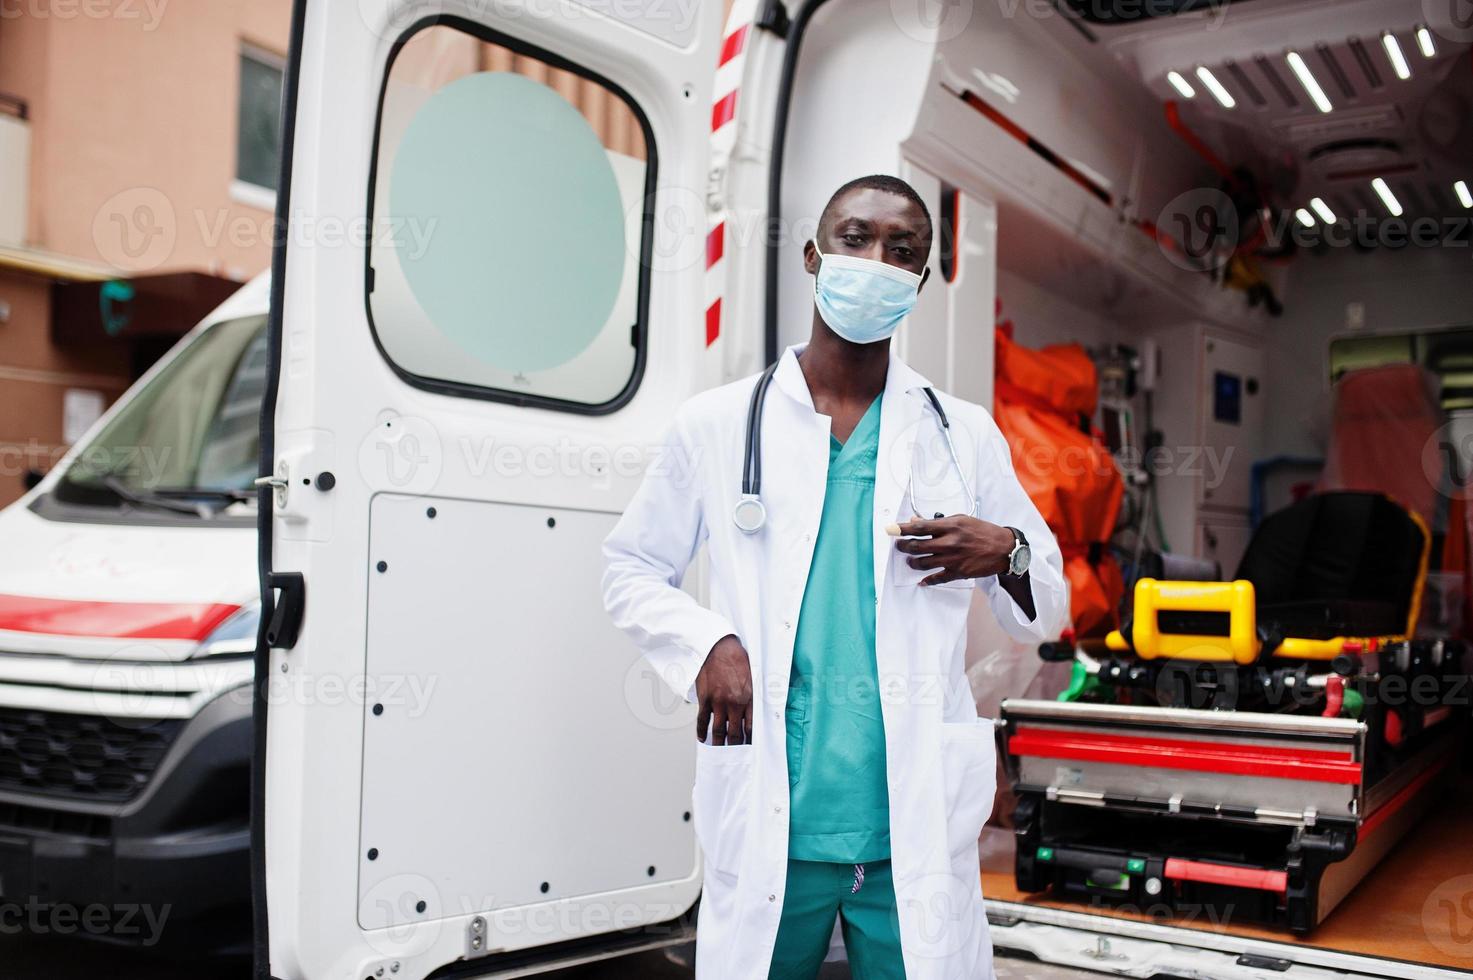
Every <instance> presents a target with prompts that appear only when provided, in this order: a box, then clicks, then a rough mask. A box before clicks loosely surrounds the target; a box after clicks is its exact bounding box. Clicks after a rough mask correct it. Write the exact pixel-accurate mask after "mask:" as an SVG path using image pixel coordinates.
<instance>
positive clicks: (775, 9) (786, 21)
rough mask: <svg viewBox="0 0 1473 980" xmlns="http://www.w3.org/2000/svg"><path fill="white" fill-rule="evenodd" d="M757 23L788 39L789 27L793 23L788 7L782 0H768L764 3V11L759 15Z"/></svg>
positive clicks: (765, 29)
mask: <svg viewBox="0 0 1473 980" xmlns="http://www.w3.org/2000/svg"><path fill="white" fill-rule="evenodd" d="M755 23H756V24H757V26H758V27H760V28H762V29H763V30H764V31H771V32H772V33H774V34H776V35H777V36H778V37H780V38H782V39H783V40H787V37H788V28H789V27H791V26H792V24H793V22H792V20H791V19H790V18H789V17H788V8H787V7H784V6H783V3H782V0H767V2H766V3H764V4H763V5H762V12H761V13H759V14H758V15H757V20H756V22H755Z"/></svg>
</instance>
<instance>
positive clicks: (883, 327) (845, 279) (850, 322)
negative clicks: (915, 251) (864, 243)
mask: <svg viewBox="0 0 1473 980" xmlns="http://www.w3.org/2000/svg"><path fill="white" fill-rule="evenodd" d="M813 249H814V251H816V252H818V260H819V266H818V275H817V276H815V277H814V280H813V300H814V302H815V303H817V304H818V313H819V315H820V316H822V317H823V322H824V323H827V324H828V325H829V329H830V330H832V331H833V332H834V333H836V334H838V335H839V336H840V337H843V338H844V339H845V340H847V341H849V342H850V343H854V344H873V343H874V342H875V341H877V340H884V339H885V338H886V337H889V336H890V335H891V334H893V333H894V332H895V328H896V327H898V326H900V321H901V320H904V319H905V317H906V316H907V315H908V314H909V313H910V311H911V308H912V307H914V306H915V305H916V293H917V292H918V291H919V290H920V288H921V277H920V276H918V275H916V274H915V273H914V272H907V271H906V270H904V269H900V268H897V267H896V266H893V265H889V264H887V263H885V262H876V261H875V260H874V259H861V258H859V257H858V256H854V255H824V254H823V252H821V251H819V248H818V243H817V242H814V243H813Z"/></svg>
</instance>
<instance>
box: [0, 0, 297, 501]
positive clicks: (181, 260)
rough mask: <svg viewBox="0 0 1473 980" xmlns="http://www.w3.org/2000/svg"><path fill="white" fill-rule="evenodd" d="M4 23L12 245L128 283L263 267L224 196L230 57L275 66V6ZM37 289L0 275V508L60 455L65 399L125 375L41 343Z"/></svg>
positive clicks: (98, 4) (98, 7) (202, 3)
mask: <svg viewBox="0 0 1473 980" xmlns="http://www.w3.org/2000/svg"><path fill="white" fill-rule="evenodd" d="M15 12H18V13H19V14H20V16H8V14H10V13H15ZM6 13H7V16H5V17H3V18H0V92H5V93H7V94H10V95H15V96H18V97H20V98H22V99H24V100H26V102H27V103H28V106H29V111H30V122H29V125H30V129H31V173H30V184H29V206H28V209H27V212H28V217H27V222H26V224H27V228H26V233H25V244H26V245H29V246H31V247H33V248H38V249H44V250H46V251H50V252H56V253H60V254H61V255H63V256H68V257H71V258H76V259H82V260H85V261H89V262H96V263H102V264H104V265H108V266H113V267H117V268H121V269H123V270H125V271H133V272H140V273H144V272H170V271H178V270H205V271H212V272H215V273H217V274H221V275H226V276H229V277H231V278H236V279H242V280H243V279H246V278H249V277H250V276H252V275H254V274H255V273H257V272H260V271H261V270H262V269H265V268H266V267H267V265H268V264H269V263H270V261H271V241H270V224H269V222H270V219H271V214H270V212H268V211H266V210H263V209H261V208H260V207H257V206H252V205H251V204H247V203H241V202H240V201H237V200H234V199H232V196H231V182H232V179H233V178H234V176H235V129H236V115H237V100H238V97H239V95H238V91H239V89H238V85H239V71H240V68H239V57H240V49H241V45H242V43H243V42H248V43H250V44H252V45H254V46H256V47H259V48H262V49H264V50H266V51H271V52H275V53H277V54H280V55H283V56H284V55H285V53H286V47H287V36H288V31H289V28H290V16H291V3H290V0H130V2H128V3H126V4H125V3H122V2H121V0H89V2H88V3H87V4H85V5H84V4H82V3H78V2H75V0H62V2H57V0H27V2H26V3H24V4H18V5H17V4H10V5H7V6H6ZM99 14H100V15H99ZM145 229H147V230H149V231H150V232H151V237H148V238H145V237H144V230H145ZM125 231H126V232H127V233H128V234H130V235H131V236H132V237H131V239H125V238H124V237H123V235H124V233H125ZM51 288H52V284H51V281H50V280H49V279H47V278H45V277H41V276H34V275H28V274H21V273H14V272H6V271H4V270H0V302H4V303H7V304H9V307H10V314H9V317H8V319H7V320H6V321H5V322H3V323H0V505H4V504H6V503H9V502H10V501H12V500H14V499H15V498H16V497H18V496H19V495H20V493H21V489H22V482H21V481H22V478H23V475H24V473H25V470H26V469H28V468H31V467H36V468H39V469H42V470H45V469H46V468H48V467H49V466H50V464H51V463H52V462H53V461H54V460H55V459H56V458H57V457H58V456H59V455H60V453H61V452H62V451H63V450H64V449H65V446H64V445H63V443H62V434H63V433H62V406H63V400H64V398H65V393H66V391H67V390H68V389H77V388H80V389H85V390H89V391H96V392H99V393H101V394H102V396H103V398H104V400H105V401H107V402H111V401H112V400H113V399H115V398H116V397H117V396H118V395H119V394H121V393H122V391H123V390H124V389H125V388H126V387H127V385H128V382H129V379H130V377H131V375H132V369H133V365H132V364H131V363H130V362H129V358H128V355H127V351H126V350H123V349H121V348H120V347H119V346H118V345H114V346H111V347H106V346H104V345H101V344H99V345H98V346H97V347H95V348H85V347H83V348H79V347H78V346H77V345H75V344H73V345H58V344H55V343H53V342H52V339H51ZM186 326H187V325H186Z"/></svg>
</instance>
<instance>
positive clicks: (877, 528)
mask: <svg viewBox="0 0 1473 980" xmlns="http://www.w3.org/2000/svg"><path fill="white" fill-rule="evenodd" d="M929 385H930V382H928V381H927V380H926V379H925V378H924V377H922V376H921V375H920V373H919V372H917V371H915V370H914V369H913V368H911V367H910V365H908V364H906V363H905V362H904V361H902V360H901V359H900V358H899V357H897V356H896V355H895V354H894V353H893V351H892V353H891V355H890V367H889V369H888V371H887V372H886V374H885V397H884V400H883V401H882V402H881V403H880V457H879V459H878V460H876V462H875V514H874V552H875V555H874V558H875V595H876V596H879V595H883V594H884V589H885V577H886V574H887V572H888V571H889V568H890V560H891V556H890V552H891V551H892V550H894V547H895V542H894V539H893V538H891V537H890V535H889V534H887V533H886V532H885V528H886V526H888V525H890V524H895V523H900V522H902V521H905V520H908V519H909V518H910V515H909V514H908V513H905V514H903V513H901V503H902V501H903V499H904V497H905V484H906V479H907V477H908V476H909V474H910V460H911V450H912V447H913V446H914V445H915V439H916V431H917V428H918V426H919V425H920V424H922V423H923V422H924V421H925V420H924V418H923V417H922V415H923V411H924V409H923V406H922V404H921V402H922V401H923V399H924V398H925V395H923V394H922V393H921V389H922V388H925V387H928V386H929Z"/></svg>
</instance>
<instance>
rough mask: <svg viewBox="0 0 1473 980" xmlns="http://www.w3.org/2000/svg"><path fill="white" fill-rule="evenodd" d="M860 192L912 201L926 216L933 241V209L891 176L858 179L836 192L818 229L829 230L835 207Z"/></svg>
mask: <svg viewBox="0 0 1473 980" xmlns="http://www.w3.org/2000/svg"><path fill="white" fill-rule="evenodd" d="M858 190H872V191H884V192H885V193H886V194H894V195H895V196H896V197H903V198H905V199H906V200H907V201H910V202H911V203H912V204H914V205H915V206H916V207H918V208H920V209H921V214H923V215H925V217H926V239H927V241H929V240H930V239H931V237H932V235H933V234H934V229H933V227H932V225H931V209H930V208H928V207H926V202H925V201H923V200H921V195H919V194H917V193H916V189H915V188H914V187H912V186H910V185H909V184H907V183H906V182H905V181H903V180H901V179H900V178H899V177H892V176H890V175H889V174H870V175H869V176H868V177H856V178H854V179H853V180H851V181H849V183H847V184H845V185H844V186H843V187H840V188H839V189H838V190H836V191H834V193H833V196H832V197H830V198H829V203H827V204H825V205H824V206H823V211H822V212H821V213H820V214H819V216H818V227H819V230H820V231H822V230H824V229H826V228H828V227H829V226H830V224H831V222H832V221H833V210H834V205H835V204H836V203H837V202H838V201H839V200H840V199H841V198H843V197H844V196H845V195H846V194H848V193H849V192H850V191H858Z"/></svg>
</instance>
